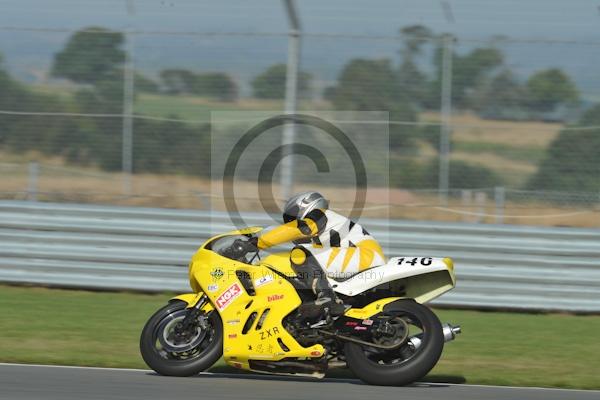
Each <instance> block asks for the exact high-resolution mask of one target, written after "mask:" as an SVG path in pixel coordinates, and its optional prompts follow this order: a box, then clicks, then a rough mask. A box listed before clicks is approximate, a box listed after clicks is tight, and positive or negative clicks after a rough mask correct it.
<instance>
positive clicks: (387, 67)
mask: <svg viewBox="0 0 600 400" xmlns="http://www.w3.org/2000/svg"><path fill="white" fill-rule="evenodd" d="M18 3H19V4H16V3H15V4H13V5H11V6H10V7H6V9H5V10H3V11H4V12H3V16H4V18H1V17H2V16H0V52H2V54H1V55H0V175H2V177H3V179H2V180H0V198H2V199H11V200H17V199H21V198H23V197H25V196H24V192H25V191H27V193H28V195H29V194H30V193H32V192H35V193H37V197H38V200H42V201H68V202H90V203H112V204H127V205H145V206H150V207H178V208H200V207H202V208H205V209H207V208H206V207H204V203H203V202H202V201H199V200H198V199H199V197H198V196H197V195H196V194H195V193H193V191H192V190H189V188H190V187H194V188H198V187H202V189H201V190H202V191H203V192H204V193H206V192H208V191H209V190H210V189H208V188H207V186H208V185H206V181H207V180H209V179H211V178H214V176H211V175H210V171H211V168H210V167H211V166H214V165H211V161H214V160H211V141H212V139H213V138H214V137H216V136H215V135H217V136H218V135H221V134H227V133H229V131H228V130H225V129H223V131H218V130H215V127H214V126H211V125H210V123H211V116H212V113H213V112H215V111H220V110H221V111H222V110H230V111H236V112H240V113H242V112H249V111H252V112H256V113H261V112H269V113H271V112H272V113H274V114H280V113H282V112H284V111H289V107H288V106H286V104H289V103H290V101H285V102H284V99H286V100H290V98H291V97H293V100H294V101H295V100H297V105H296V108H297V110H298V111H299V112H303V113H311V112H314V111H315V110H337V111H343V112H346V111H348V112H367V111H374V110H377V111H383V112H385V113H386V114H387V115H388V118H385V120H383V121H370V124H371V125H368V124H364V125H360V124H357V125H356V126H358V127H360V129H361V130H363V131H364V136H366V137H367V138H371V137H373V136H376V135H375V134H374V133H373V131H374V130H375V128H376V127H380V126H381V124H380V125H377V124H375V123H376V122H377V123H383V124H384V125H385V126H386V130H387V131H389V132H388V133H389V136H390V140H389V149H388V151H387V153H388V154H387V157H388V158H389V170H388V171H380V170H378V169H377V168H375V167H376V164H377V162H378V161H379V158H384V157H383V155H381V157H377V159H375V160H373V159H371V158H369V157H368V154H369V153H370V150H373V149H370V148H368V147H369V146H363V147H362V148H361V149H364V154H363V157H364V158H365V162H366V167H367V169H368V170H373V169H374V168H375V171H377V172H378V174H379V175H381V176H384V175H388V176H387V177H386V179H384V184H382V182H374V183H377V184H378V185H380V186H389V187H390V188H392V189H397V190H401V191H403V192H404V193H403V194H402V195H399V196H395V197H394V200H393V201H390V203H391V204H390V206H391V207H394V210H393V212H391V213H390V215H392V216H393V217H395V218H408V217H409V218H420V219H428V220H463V221H464V220H468V219H469V218H467V217H472V218H471V219H472V220H478V221H479V222H489V223H494V222H499V219H503V222H506V223H509V224H528V225H532V224H535V225H570V226H586V227H598V226H600V208H599V207H600V197H599V191H600V186H599V184H598V182H599V179H598V176H599V173H600V172H599V171H600V166H599V162H600V161H599V160H600V157H599V156H598V154H597V150H594V149H597V148H598V145H594V143H598V142H597V140H598V139H597V138H598V137H600V128H599V126H600V108H599V107H598V98H600V97H599V94H600V86H599V82H600V80H599V79H598V73H597V68H595V67H594V65H597V64H598V62H600V61H599V55H600V52H599V51H598V48H599V47H600V42H598V41H596V40H592V39H585V38H586V37H587V36H586V35H583V34H581V33H580V32H579V31H577V34H576V35H577V36H576V37H575V36H574V35H575V33H574V32H573V30H572V29H570V28H565V26H569V25H568V24H569V23H568V22H567V21H568V20H570V21H576V22H577V21H579V20H580V19H581V17H583V16H584V15H580V16H577V15H576V14H575V12H576V11H575V10H573V11H572V10H565V9H564V7H562V6H560V5H548V4H544V6H543V7H539V6H537V5H532V4H528V5H525V6H523V7H526V8H527V9H528V10H529V11H528V12H524V11H523V10H521V9H520V8H519V10H518V11H517V10H516V9H515V8H514V7H512V8H511V7H508V8H507V9H506V10H505V11H504V12H503V13H498V14H492V15H490V14H489V13H493V11H492V10H488V9H489V8H490V7H488V6H487V5H484V4H480V5H478V4H475V3H474V4H471V5H469V6H468V7H467V9H468V11H467V13H466V14H465V11H464V10H465V9H464V8H461V7H458V6H456V9H457V10H456V12H457V15H456V17H457V21H461V22H460V24H457V25H456V26H455V25H454V24H453V23H452V24H446V23H443V22H440V21H439V15H440V9H438V8H437V6H436V7H429V6H427V7H424V8H423V9H420V8H419V9H418V10H416V9H414V8H413V7H406V6H403V5H402V4H401V2H397V4H396V3H394V5H393V6H392V5H390V4H388V5H381V6H380V7H372V6H371V5H370V4H368V3H364V4H362V5H360V4H355V5H353V6H352V7H346V5H344V7H343V13H340V10H338V9H337V7H336V6H334V5H327V6H321V5H319V4H317V3H318V2H315V3H312V4H311V3H310V2H308V3H307V2H297V4H296V5H297V8H298V10H297V14H298V16H299V19H300V27H301V29H300V30H296V29H293V30H292V32H290V30H289V29H288V28H290V27H289V26H288V25H287V18H286V11H285V8H284V5H283V3H282V2H280V1H265V2H261V3H260V4H253V5H252V7H251V10H241V11H240V10H236V11H235V12H234V11H233V8H235V7H236V6H232V5H227V6H225V5H221V4H217V3H211V4H210V5H207V4H203V3H202V2H197V1H185V0H172V1H169V2H140V1H122V2H121V1H110V2H95V4H94V5H93V6H92V5H90V4H87V3H86V4H84V3H83V2H64V1H61V2H57V3H56V4H53V6H52V7H51V9H52V15H51V16H49V17H45V18H41V20H40V21H34V20H31V19H30V18H29V17H30V12H31V11H30V10H29V8H31V7H28V6H27V5H25V3H23V4H20V3H22V2H18ZM449 3H450V2H442V4H446V5H445V6H443V7H447V8H448V9H451V8H452V6H451V5H449ZM117 4H119V5H117ZM125 5H127V7H125ZM90 7H91V8H90ZM229 7H232V8H231V9H230V8H229ZM582 7H583V6H582ZM589 7H590V8H589V13H588V14H590V15H591V14H594V13H596V9H595V8H594V6H589ZM33 8H35V7H33ZM417 8H418V7H417ZM446 11H447V10H446ZM446 11H444V13H445V15H446ZM19 13H20V14H19ZM237 14H240V15H238V16H237V17H235V18H232V17H233V15H237ZM342 14H343V16H341V15H342ZM450 14H452V13H450ZM215 15H216V16H218V17H216V18H215ZM475 15H477V16H479V17H477V18H475V17H474V16H475ZM557 15H559V16H560V19H555V18H556V16H557ZM153 16H160V19H159V20H155V19H154V17H153ZM390 16H394V18H392V19H393V20H396V17H397V18H398V21H402V22H398V26H394V25H389V21H388V20H389V19H390ZM407 16H408V17H407ZM411 16H412V17H411ZM417 16H418V17H417ZM237 18H242V19H243V23H242V24H240V23H239V22H240V21H239V20H238V19H237ZM263 18H266V19H263ZM461 18H462V19H461ZM451 19H452V18H451ZM89 20H93V21H94V23H93V24H88V23H86V22H83V21H89ZM487 20H490V21H493V24H492V26H496V27H497V31H494V32H492V33H490V31H489V29H482V27H483V25H487V24H482V23H481V22H482V21H487ZM264 21H268V23H265V22H264ZM348 21H355V23H348ZM417 21H422V23H426V24H428V25H427V26H415V25H414V24H415V23H417ZM469 21H470V22H469ZM473 21H479V22H473ZM469 23H473V26H472V29H469V30H468V31H469V32H470V33H469V34H467V33H464V31H462V29H456V28H457V27H459V26H460V27H463V28H464V27H465V24H466V25H468V24H469ZM572 23H575V22H572ZM530 25H535V26H545V27H546V28H547V29H546V30H545V31H544V33H539V34H536V35H535V37H534V38H532V37H531V36H530V35H533V33H530V32H529V29H523V27H529V26H530ZM577 26H578V29H580V28H581V29H584V28H585V24H584V25H580V24H579V22H577ZM379 28H381V29H379ZM594 29H595V27H594ZM448 31H457V32H454V33H453V36H449V35H448V34H444V32H448ZM461 31H462V32H463V33H459V32H461ZM591 37H592V38H593V35H592V36H591ZM291 38H296V39H297V40H299V41H301V46H299V47H300V48H301V49H302V51H301V53H300V54H298V56H297V57H295V60H294V59H293V57H290V59H288V54H289V53H291V52H290V51H289V50H290V49H292V48H293V47H294V46H292V45H291V44H290V43H291V42H292V40H291ZM557 54H559V55H560V56H559V57H557V56H556V55H557ZM292 61H295V63H294V62H292ZM291 64H294V65H291ZM297 69H298V71H297V72H298V74H297V75H298V76H297V77H298V90H293V94H295V95H294V96H292V94H289V93H288V92H291V90H289V87H290V85H287V84H286V79H287V78H288V73H289V72H290V71H291V70H297ZM289 75H291V74H289ZM388 120H389V121H388ZM388 122H389V124H388ZM234 128H236V127H232V128H231V131H234V130H235V129H234ZM348 129H350V128H348ZM297 136H300V135H297ZM279 143H280V140H278V141H276V144H277V145H278V144H279ZM270 150H271V148H268V149H266V153H265V154H262V156H263V157H264V156H265V155H266V154H267V153H268V151H270ZM222 156H226V154H223V155H222ZM257 159H258V158H257ZM294 159H295V166H296V171H295V179H296V181H295V183H296V185H297V186H298V185H300V184H311V185H313V186H318V185H319V184H320V185H321V187H323V188H325V187H330V186H332V185H334V184H337V183H338V182H337V181H336V179H335V177H334V176H330V177H329V178H323V177H322V175H326V174H317V173H315V172H314V165H313V164H312V163H311V162H310V160H308V159H306V157H298V156H295V157H294ZM261 160H262V159H261ZM29 162H32V164H31V165H34V166H36V165H37V166H39V168H37V167H33V168H32V167H31V166H30V164H29ZM374 166H375V167H374ZM246 172H248V173H247V175H246V176H244V177H243V179H244V180H247V181H252V180H254V181H256V177H255V176H252V177H250V172H252V173H255V172H258V171H246ZM277 172H279V170H278V171H277ZM32 176H33V177H35V179H31V177H32ZM324 179H325V180H327V179H328V180H327V181H326V182H325V183H323V180H324ZM184 181H185V182H184ZM275 181H276V182H277V179H275ZM173 182H175V183H177V182H179V183H178V184H177V186H178V187H177V188H176V190H175V189H174V187H173V185H174V184H175V183H173ZM370 183H371V182H370ZM275 186H276V185H275ZM495 188H500V190H497V189H495ZM277 189H278V188H277V187H275V188H274V192H278V190H277ZM317 189H319V188H318V187H317ZM280 193H281V192H280ZM284 193H285V192H284ZM214 194H218V193H214ZM280 197H285V196H284V195H281V196H280ZM499 203H500V204H502V205H503V206H505V208H506V209H503V210H501V212H502V213H503V215H502V216H500V217H498V214H499V213H498V211H497V210H490V209H489V208H490V206H489V205H490V204H492V207H496V204H499ZM414 204H419V205H421V206H422V205H425V206H426V209H423V208H421V211H422V212H420V213H419V214H418V216H415V215H414V211H415V207H414ZM486 204H487V205H486ZM496 208H498V207H496ZM457 209H458V213H457V212H456V211H457ZM380 217H382V216H380ZM463 217H465V218H463Z"/></svg>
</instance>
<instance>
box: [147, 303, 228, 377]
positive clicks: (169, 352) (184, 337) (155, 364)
mask: <svg viewBox="0 0 600 400" xmlns="http://www.w3.org/2000/svg"><path fill="white" fill-rule="evenodd" d="M186 306H187V303H185V302H183V301H180V300H176V301H173V302H171V303H169V304H167V305H166V306H164V307H163V308H161V309H160V310H158V311H157V312H156V313H154V315H152V317H150V319H149V320H148V322H146V325H145V326H144V329H143V330H142V334H141V337H140V352H141V354H142V358H143V359H144V361H145V362H146V364H147V365H148V366H149V367H150V368H152V369H153V370H154V371H156V372H157V373H159V374H161V375H170V376H190V375H196V374H198V373H200V372H202V371H204V370H206V369H207V368H210V367H211V366H212V365H213V364H214V363H215V362H217V360H219V358H221V356H222V355H223V325H222V322H221V317H220V316H219V314H218V313H217V312H215V311H212V312H210V313H209V314H201V316H200V317H199V318H198V319H196V320H195V321H194V324H193V325H192V326H191V327H190V328H189V329H188V330H187V331H185V332H184V331H181V329H180V327H178V323H181V322H182V321H183V319H184V318H185V316H186V314H187V313H188V312H189V310H188V309H186Z"/></svg>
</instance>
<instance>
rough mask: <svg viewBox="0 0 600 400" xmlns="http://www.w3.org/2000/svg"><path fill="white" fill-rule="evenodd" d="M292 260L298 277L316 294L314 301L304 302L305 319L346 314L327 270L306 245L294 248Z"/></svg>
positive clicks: (301, 310)
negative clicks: (327, 274) (330, 282)
mask: <svg viewBox="0 0 600 400" xmlns="http://www.w3.org/2000/svg"><path fill="white" fill-rule="evenodd" d="M290 260H291V262H292V267H293V268H294V271H296V274H297V275H298V277H299V278H300V279H301V280H302V281H303V282H304V283H305V284H306V286H308V287H310V288H311V289H312V291H313V293H314V294H315V296H316V299H315V300H314V301H310V302H306V303H303V304H302V305H301V306H300V308H299V312H300V314H301V315H302V317H303V318H305V319H311V320H315V319H320V320H327V319H329V318H335V317H339V316H340V315H343V314H344V311H345V309H346V307H345V306H344V303H343V301H342V300H340V299H339V298H338V297H337V296H336V294H335V291H334V290H333V288H332V287H331V285H330V284H329V281H328V280H327V276H326V275H325V272H324V271H323V269H322V268H321V266H320V265H319V263H318V262H317V260H315V258H314V257H313V255H312V254H311V253H310V252H309V251H308V250H307V249H305V248H304V247H301V246H298V247H295V248H294V249H293V250H292V253H291V257H290Z"/></svg>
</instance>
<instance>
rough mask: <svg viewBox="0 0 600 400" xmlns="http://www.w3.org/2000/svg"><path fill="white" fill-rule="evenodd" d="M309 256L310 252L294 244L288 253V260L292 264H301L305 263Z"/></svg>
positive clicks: (298, 265)
mask: <svg viewBox="0 0 600 400" xmlns="http://www.w3.org/2000/svg"><path fill="white" fill-rule="evenodd" d="M310 256H311V254H310V253H309V252H308V250H306V249H305V248H303V247H301V246H296V247H294V248H293V249H292V252H291V253H290V261H291V263H292V265H293V266H297V267H300V266H303V265H305V264H306V261H307V260H308V258H309V257H310Z"/></svg>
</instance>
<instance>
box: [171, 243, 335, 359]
mask: <svg viewBox="0 0 600 400" xmlns="http://www.w3.org/2000/svg"><path fill="white" fill-rule="evenodd" d="M230 234H231V233H230ZM268 258H269V257H267V259H268ZM267 259H265V261H266V260H267ZM281 261H282V260H281V258H277V260H276V259H275V258H272V259H271V262H275V263H277V264H278V267H281V265H280V264H281ZM283 264H285V263H283ZM287 264H288V265H289V256H288V261H287ZM278 269H279V268H278ZM290 269H291V268H290ZM242 275H245V277H246V278H245V279H250V280H251V281H252V284H253V285H252V286H253V287H254V288H255V295H254V296H252V295H250V293H248V292H247V291H246V290H245V289H244V286H243V284H242V282H241V281H240V279H239V278H238V276H242ZM190 282H191V283H192V287H197V288H198V289H199V291H200V290H201V291H202V292H204V293H206V295H207V296H208V298H209V299H210V301H211V303H212V305H213V307H214V308H215V309H216V311H217V312H218V313H219V314H220V316H221V319H222V321H223V357H224V359H225V361H226V362H227V363H228V364H230V365H232V366H234V367H236V368H242V369H250V365H249V360H272V361H277V360H281V359H283V358H287V357H298V358H311V357H321V356H323V354H324V351H325V350H324V348H323V346H321V345H314V346H311V347H307V348H305V347H302V346H301V345H300V344H299V343H298V342H297V341H296V340H295V339H294V338H293V337H292V336H291V335H290V334H289V333H288V332H287V331H286V330H285V329H284V327H283V325H282V320H283V319H284V317H285V316H287V315H288V314H289V313H291V312H292V311H293V310H294V309H295V308H297V307H298V306H299V305H300V303H301V301H300V297H298V294H297V293H296V290H295V289H294V287H293V286H292V285H291V284H290V283H289V282H287V281H286V280H285V279H283V278H281V277H280V276H279V275H277V274H275V273H274V272H273V271H272V270H271V269H269V268H268V267H267V266H265V265H257V266H255V265H249V264H245V263H242V262H238V261H235V260H231V259H228V258H225V257H222V256H220V255H218V254H217V253H214V252H212V251H210V250H208V249H205V248H204V247H202V248H200V249H199V250H198V252H197V253H196V254H195V255H194V257H193V259H192V262H191V264H190ZM183 296H189V295H183ZM186 299H187V300H186ZM183 300H184V301H188V300H189V301H188V304H190V303H191V302H193V301H197V299H195V298H191V297H185V298H184V299H183Z"/></svg>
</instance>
